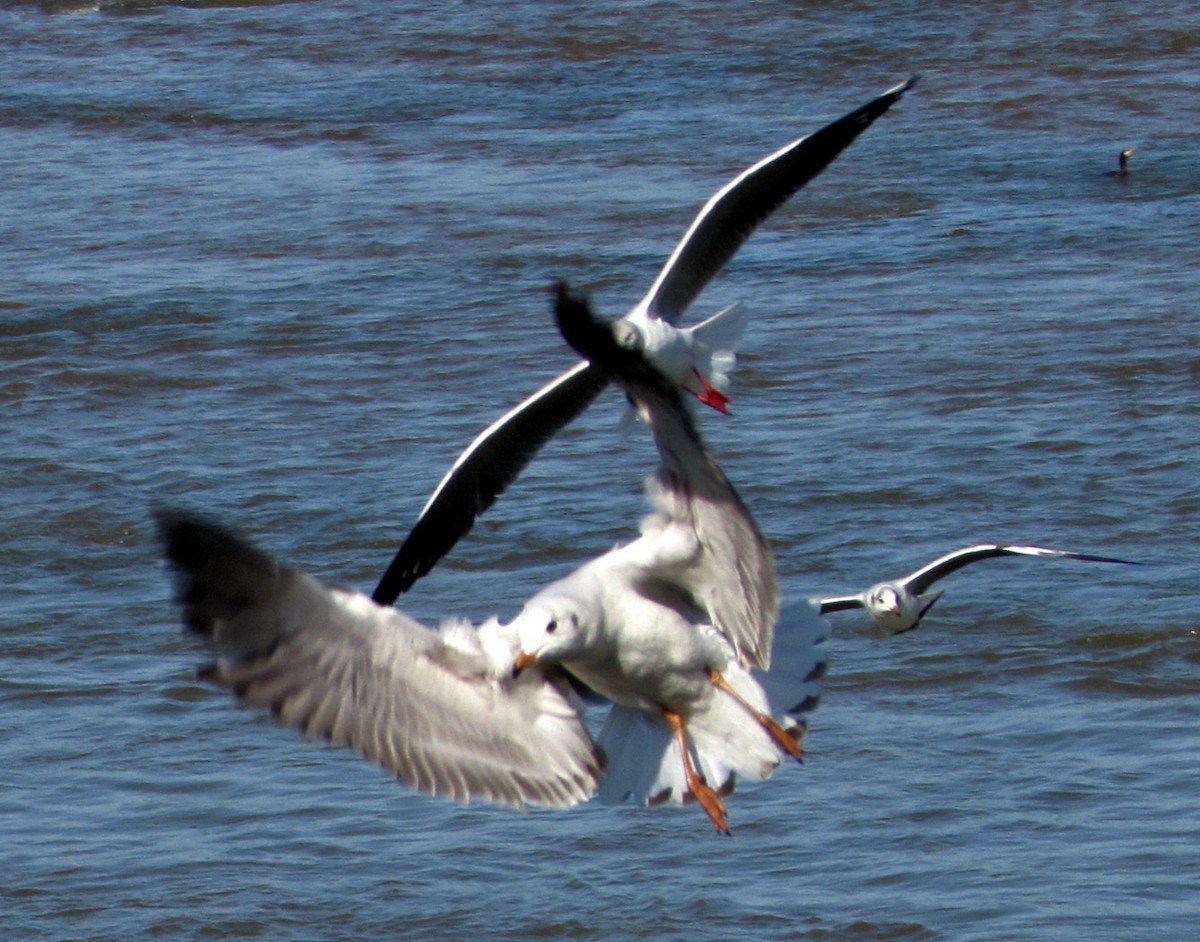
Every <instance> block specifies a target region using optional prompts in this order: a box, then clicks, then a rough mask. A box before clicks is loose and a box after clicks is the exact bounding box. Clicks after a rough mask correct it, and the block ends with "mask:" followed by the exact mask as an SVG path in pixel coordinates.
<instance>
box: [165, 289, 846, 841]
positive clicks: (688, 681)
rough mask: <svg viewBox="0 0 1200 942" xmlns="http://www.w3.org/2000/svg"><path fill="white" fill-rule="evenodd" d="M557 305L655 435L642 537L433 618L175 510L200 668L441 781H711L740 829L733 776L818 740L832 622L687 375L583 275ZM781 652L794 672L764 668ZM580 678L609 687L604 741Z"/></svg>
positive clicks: (555, 797) (179, 561) (553, 803)
mask: <svg viewBox="0 0 1200 942" xmlns="http://www.w3.org/2000/svg"><path fill="white" fill-rule="evenodd" d="M558 308H559V321H560V324H561V325H562V329H563V332H564V335H565V336H567V337H568V339H569V340H570V341H571V342H572V343H573V345H576V346H577V348H578V349H579V350H580V351H583V352H586V353H587V354H588V355H589V356H591V357H592V358H593V362H595V363H596V364H597V366H598V367H599V368H601V369H604V370H606V371H610V370H611V371H613V374H614V378H615V379H617V381H618V382H620V383H621V385H622V386H624V387H625V389H626V391H627V393H628V394H630V395H631V396H633V398H634V399H635V400H636V401H637V402H638V404H639V406H641V407H642V408H643V409H644V410H645V412H646V415H647V417H648V421H649V424H650V427H651V430H652V431H653V433H654V436H655V439H656V442H657V443H658V448H659V452H660V456H661V458H662V468H661V469H660V471H659V473H658V475H657V476H656V478H655V479H654V482H655V484H654V491H655V505H656V512H655V513H653V514H652V515H651V516H650V517H648V518H647V519H646V520H645V521H643V525H642V533H641V535H640V536H639V537H638V538H637V539H635V540H634V541H632V542H631V543H629V544H627V545H625V546H623V547H618V548H616V549H614V550H611V551H609V552H608V553H605V554H604V555H603V556H601V557H599V558H598V559H596V560H593V561H591V562H589V563H586V564H584V565H583V566H581V567H580V568H579V569H578V570H576V571H575V573H573V574H571V575H569V576H567V577H565V578H564V579H561V580H559V581H557V582H555V583H553V584H552V585H551V586H548V587H546V588H545V589H543V590H542V591H540V592H538V593H537V594H535V595H534V597H533V598H532V599H531V600H530V601H529V603H528V604H527V605H526V606H525V607H524V608H523V609H522V611H521V613H520V614H519V615H518V616H517V617H516V618H515V619H514V620H513V621H511V622H509V623H508V624H502V623H501V622H499V621H498V620H497V619H495V618H493V619H490V620H488V621H486V622H485V623H484V624H482V625H480V626H479V627H475V626H473V625H471V624H469V623H468V622H466V621H463V620H450V621H447V622H446V623H444V624H443V625H441V626H440V627H438V628H436V629H434V628H428V627H425V626H423V625H421V624H419V623H418V622H416V621H415V620H413V619H411V618H409V617H408V616H407V615H405V614H403V613H402V612H400V611H399V610H397V609H395V608H393V607H391V606H384V605H379V604H377V603H376V602H374V601H373V600H371V599H369V598H367V597H366V596H365V595H362V594H359V593H356V592H351V591H347V590H343V589H337V588H331V587H327V586H326V585H324V584H322V583H321V582H319V581H317V580H316V579H315V578H313V577H311V576H309V575H307V574H305V573H304V572H302V571H301V570H299V569H297V568H294V567H291V566H287V565H283V564H281V563H279V562H277V561H276V560H275V559H273V558H272V557H270V556H269V555H267V554H266V553H264V552H262V551H261V550H259V549H258V548H256V547H255V546H253V545H251V544H250V543H249V542H247V541H246V540H244V539H243V538H241V537H239V536H237V535H236V534H234V533H232V532H231V531H229V530H227V529H224V528H222V527H220V526H218V525H216V524H213V523H211V522H210V521H206V520H204V519H201V518H198V517H196V516H193V515H190V514H186V513H181V512H178V511H160V512H159V513H158V514H157V525H158V532H159V536H160V539H161V541H162V543H163V546H164V552H165V556H166V558H167V560H168V562H169V564H170V565H171V567H172V568H173V569H174V571H175V577H176V598H177V600H178V602H179V603H180V605H181V606H182V610H183V622H184V624H185V626H186V627H187V628H189V629H190V630H191V631H193V632H194V633H196V634H198V635H199V636H200V637H201V638H202V639H203V640H204V641H205V642H206V643H207V644H208V646H209V647H210V649H211V650H212V651H213V652H214V653H215V654H216V660H215V662H214V663H213V664H211V665H210V666H208V667H206V668H205V669H203V670H202V672H201V677H202V678H203V679H205V680H207V681H210V682H212V683H214V684H216V685H217V686H220V687H224V688H227V689H230V690H231V691H233V693H234V694H235V695H236V696H237V697H238V698H239V699H240V700H242V701H243V702H244V703H246V704H247V705H249V706H255V707H262V708H269V709H270V710H271V711H272V712H273V713H274V715H275V717H276V719H277V720H278V721H279V722H280V723H282V724H283V725H286V726H291V727H295V728H298V729H301V730H303V731H304V732H305V733H306V734H307V735H308V736H309V737H310V738H322V737H323V738H325V739H328V740H329V741H330V742H331V743H333V744H334V745H338V746H346V747H349V748H352V749H354V750H356V751H358V752H359V753H361V754H362V755H364V756H365V757H367V758H368V759H371V760H373V761H375V762H377V763H378V764H379V765H381V766H382V767H383V768H385V769H387V770H388V771H390V772H392V773H393V774H395V775H396V776H397V777H398V778H399V779H401V780H402V781H404V782H406V783H407V784H409V785H411V786H413V787H415V788H417V789H420V790H422V791H425V792H429V793H432V794H436V795H445V796H449V797H452V798H455V799H457V800H459V801H464V802H465V801H470V800H482V801H488V802H492V803H496V804H501V805H508V806H514V807H524V806H546V807H568V806H571V805H574V804H577V803H579V802H582V801H585V800H587V799H589V798H592V797H594V796H597V795H599V797H600V798H601V799H602V800H605V801H613V802H616V801H623V800H627V799H635V800H641V801H643V802H644V803H646V804H659V803H662V802H667V801H671V802H676V803H683V802H685V801H689V800H692V799H694V800H696V801H697V802H699V804H700V805H701V807H702V808H703V809H704V810H705V811H706V813H707V814H708V817H709V819H710V820H711V821H712V823H713V825H714V827H716V828H717V829H718V830H720V831H722V832H725V833H728V830H729V828H728V819H727V815H726V812H725V807H724V802H723V797H724V796H725V795H727V794H728V793H729V792H731V791H732V789H733V785H734V778H735V775H737V774H741V775H743V776H745V777H748V778H755V779H763V778H766V777H767V776H768V775H770V774H771V773H772V772H773V771H774V769H775V768H776V767H777V766H778V765H779V764H780V763H781V761H782V757H783V756H784V755H793V756H796V757H797V758H798V757H799V755H800V742H801V739H802V735H803V732H804V729H805V725H804V713H805V712H806V711H807V710H809V709H811V708H812V706H813V704H814V703H815V702H816V697H817V694H818V686H817V685H818V682H819V680H820V677H821V676H822V674H823V673H824V664H825V659H824V648H823V642H824V640H825V638H826V636H827V633H828V626H827V625H826V623H825V621H824V619H822V618H820V617H819V615H818V614H817V606H816V605H815V604H813V603H812V602H811V601H808V600H805V601H803V602H801V603H793V604H792V605H789V606H787V607H784V608H783V609H782V611H781V610H780V605H779V590H778V584H777V580H776V574H775V568H774V563H773V561H772V557H771V553H770V550H769V548H768V547H767V544H766V541H765V540H764V539H763V537H762V534H761V533H760V532H759V531H758V528H757V527H756V526H755V524H754V521H753V519H752V518H751V517H750V514H749V512H748V511H747V510H746V508H745V506H744V504H743V503H742V502H741V500H740V499H739V498H738V496H737V494H736V492H735V491H734V490H733V488H732V486H731V485H730V484H729V482H728V480H727V479H726V478H725V476H724V474H723V473H722V472H721V471H720V468H719V467H718V466H717V464H716V462H715V461H714V460H713V458H712V456H711V454H710V453H709V452H708V450H707V448H706V446H705V445H704V442H703V440H702V439H701V438H700V436H699V433H698V432H697V430H696V426H695V423H694V420H693V419H692V417H691V414H690V412H689V411H688V409H687V408H686V407H685V405H684V402H683V398H682V396H681V394H680V392H679V390H678V389H677V388H676V387H675V386H674V385H673V384H672V383H671V381H670V380H668V379H666V378H665V377H663V376H661V374H658V373H657V372H656V371H655V370H654V369H653V367H651V366H649V365H648V364H647V363H646V361H645V360H644V358H643V357H642V356H641V355H640V353H638V351H636V350H627V349H625V348H623V347H621V346H620V344H619V342H618V339H617V337H618V333H616V332H613V331H612V330H610V329H609V327H607V326H604V325H599V324H596V323H595V322H594V321H592V320H591V317H590V312H589V311H588V310H587V307H586V305H585V304H584V303H582V302H579V301H576V300H575V299H573V298H572V297H571V296H570V295H569V294H568V293H566V291H565V290H563V291H560V294H559V301H558ZM777 627H778V634H779V639H778V643H776V638H775V634H776V628H777ZM773 647H774V648H775V651H774V652H773V651H772V648H773ZM773 653H775V654H776V660H777V662H778V664H779V665H780V666H783V667H785V668H786V674H782V673H777V672H775V671H772V672H771V674H766V673H765V672H766V671H767V669H768V667H769V666H770V664H771V660H772V654H773ZM755 671H757V672H758V673H759V675H760V676H759V677H756V676H755V675H754V673H752V672H755ZM581 691H582V692H583V693H590V694H595V695H598V696H599V697H600V698H604V699H606V700H607V701H609V702H610V703H611V709H610V712H609V715H608V717H607V720H606V722H605V724H604V727H603V729H602V730H601V732H600V734H599V736H598V737H597V738H596V739H593V738H592V737H591V735H590V734H589V732H588V730H587V728H586V726H585V724H584V714H585V710H586V709H587V701H586V700H585V699H584V698H583V696H581ZM589 699H591V700H595V699H596V697H595V696H592V697H590V698H589ZM775 716H779V717H780V719H778V720H777V719H775V718H774V717H775Z"/></svg>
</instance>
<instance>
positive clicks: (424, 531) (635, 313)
mask: <svg viewBox="0 0 1200 942" xmlns="http://www.w3.org/2000/svg"><path fill="white" fill-rule="evenodd" d="M915 81H916V79H915V78H914V79H910V80H908V81H906V82H902V83H901V84H899V85H897V86H895V87H894V88H891V89H889V90H888V91H886V92H884V93H883V94H882V95H880V96H879V97H878V98H875V99H874V100H872V101H870V102H868V103H867V104H865V105H863V106H862V107H861V108H858V109H856V110H854V111H852V112H850V113H849V114H847V115H845V116H844V117H842V118H840V119H838V120H837V121H834V122H833V123H832V124H829V125H827V126H826V127H824V128H822V129H821V130H819V131H817V132H815V133H813V134H810V135H808V136H806V137H802V138H799V139H798V140H795V141H792V142H791V143H790V144H788V145H786V146H785V147H782V148H780V149H779V150H778V151H776V152H775V153H773V154H770V155H769V156H767V157H765V158H763V159H762V160H760V161H759V162H758V163H756V164H754V165H753V166H751V167H749V168H747V169H746V170H744V171H743V172H742V173H740V174H739V175H738V176H737V177H735V178H734V179H733V180H731V181H730V182H729V183H727V184H726V185H725V186H724V187H722V188H721V189H720V190H718V191H717V192H716V193H715V194H714V195H713V196H712V198H711V199H709V201H708V202H707V203H706V204H705V205H704V207H703V208H702V209H701V210H700V212H699V213H698V214H697V216H696V218H695V219H694V220H693V221H692V224H691V226H690V227H689V228H688V230H687V232H685V233H684V235H683V238H682V239H681V240H680V242H679V244H678V245H677V246H676V247H675V250H674V251H673V252H672V253H671V256H670V257H669V258H668V259H667V261H666V264H664V265H663V268H662V270H661V271H660V272H659V274H658V277H657V278H656V279H655V281H654V283H653V285H651V287H650V290H649V291H648V292H647V293H646V296H645V297H644V298H642V300H641V301H639V302H638V303H637V304H636V305H634V307H633V309H632V310H631V311H630V312H629V314H628V315H626V317H625V318H623V319H622V320H621V321H618V322H617V327H616V328H615V329H616V330H617V331H619V332H621V333H622V334H623V337H624V339H623V342H625V343H626V344H631V343H637V344H640V346H641V347H642V349H643V351H644V353H645V355H646V357H647V358H648V359H650V360H651V361H652V362H653V363H654V364H655V365H656V367H657V368H658V370H659V371H660V372H663V373H666V374H667V376H668V378H670V379H672V380H673V381H674V382H675V383H676V384H677V385H679V386H680V387H681V388H684V389H688V390H689V391H692V392H693V394H694V395H695V396H696V397H697V398H698V399H700V401H702V402H705V403H706V404H708V405H710V406H712V407H713V408H716V409H718V410H719V411H727V406H728V402H729V400H728V397H727V396H725V394H724V393H723V392H722V390H721V388H720V387H722V386H724V385H726V381H725V375H724V371H725V370H726V369H727V368H729V367H730V366H731V365H732V362H733V356H732V350H731V349H730V348H731V347H732V345H733V343H734V342H735V341H736V339H737V335H738V334H739V333H740V325H741V323H742V321H741V317H740V313H739V311H738V309H737V306H736V305H735V306H734V307H733V308H727V309H725V310H724V311H721V312H719V313H718V314H716V315H714V316H713V317H711V318H709V319H708V320H707V321H705V322H703V323H701V324H699V325H697V326H695V327H693V328H680V327H678V326H677V325H678V323H679V321H680V319H681V318H682V317H683V315H684V313H685V312H686V311H687V309H688V307H689V306H690V305H691V303H692V301H694V300H695V298H696V296H697V295H698V294H699V293H700V292H701V290H702V289H703V288H704V287H705V285H707V284H708V282H709V281H710V280H711V279H712V278H713V277H714V276H715V275H716V274H717V272H719V271H720V270H721V268H722V267H724V265H725V263H726V262H728V261H729V260H730V259H731V258H732V257H733V256H734V255H735V254H736V253H737V251H738V250H739V249H740V248H741V247H742V245H743V244H744V243H745V242H746V240H747V239H749V238H750V236H751V235H752V234H753V232H754V230H755V229H756V228H757V227H758V226H759V224H760V223H762V222H763V221H764V220H765V219H766V218H767V217H768V216H770V215H771V214H772V213H773V212H774V211H775V210H776V209H778V208H779V207H780V206H782V205H783V204H784V203H785V202H786V201H787V200H788V199H789V198H790V197H791V196H792V195H793V194H795V193H796V192H797V191H798V190H799V189H800V188H801V187H803V186H804V185H805V184H806V183H808V181H809V180H812V179H813V178H814V177H816V176H817V175H818V174H819V173H820V172H821V171H822V170H824V169H825V167H827V166H828V165H829V164H830V163H831V162H832V161H833V160H834V159H835V158H836V157H837V156H838V154H840V153H841V152H842V151H843V150H844V149H845V148H846V147H848V146H849V145H850V144H851V143H852V142H853V141H854V140H855V138H857V137H858V135H859V134H861V133H862V132H863V131H865V130H866V129H867V128H868V127H870V126H871V124H872V123H873V122H874V121H875V119H876V118H878V117H879V116H880V115H882V114H883V113H884V112H886V111H887V110H888V109H889V108H890V107H891V106H892V105H893V104H894V103H895V102H896V101H897V100H899V98H900V96H901V95H903V94H904V93H905V92H906V91H907V90H908V89H909V88H911V87H912V85H913V83H914V82H915ZM608 382H609V377H608V376H607V375H605V373H604V371H603V370H600V369H598V368H597V367H595V366H594V365H592V364H590V363H588V362H586V361H583V362H580V363H579V364H578V365H577V366H575V367H574V368H573V369H571V370H568V371H567V372H566V373H563V374H562V375H561V376H559V377H558V378H557V379H554V380H552V381H551V382H550V383H548V384H547V385H545V386H543V387H542V388H541V389H539V390H538V391H537V392H535V393H534V394H533V395H532V396H530V397H529V398H528V399H526V400H525V401H523V402H521V403H520V404H518V405H517V406H515V407H514V408H512V409H511V410H509V411H508V412H507V413H505V414H504V415H502V416H501V417H500V418H499V419H497V420H496V421H495V422H493V423H492V424H491V425H489V426H488V427H487V428H486V429H484V430H483V431H482V432H481V433H480V434H479V435H478V436H477V437H476V438H475V440H474V441H473V442H471V444H470V445H468V446H467V448H466V450H465V451H464V452H463V453H462V454H461V455H460V456H459V457H458V459H457V460H456V461H455V462H454V464H453V465H452V466H451V468H450V470H449V471H448V472H446V475H445V476H444V477H443V478H442V480H441V481H440V482H439V483H438V485H437V487H436V488H435V489H434V492H433V494H432V495H431V496H430V498H429V500H428V501H427V502H426V504H425V506H424V508H423V509H422V510H421V513H420V515H419V516H418V518H417V522H416V524H415V525H414V526H413V528H412V530H411V531H410V533H409V536H408V537H407V539H406V540H405V541H404V543H403V545H402V546H401V547H400V549H399V551H398V552H397V553H396V556H395V557H394V558H393V560H392V562H391V564H390V565H389V566H388V568H387V571H386V572H385V573H384V575H383V577H382V578H381V579H380V581H379V585H378V586H377V587H376V589H375V592H374V593H373V595H372V597H373V598H374V599H375V601H376V602H379V603H380V604H381V605H391V604H393V603H394V602H395V601H396V599H397V598H399V597H400V595H401V594H403V593H404V592H406V591H408V589H409V588H410V587H411V586H412V584H413V583H414V582H416V581H417V580H418V579H419V578H421V576H423V575H425V574H426V573H427V572H429V570H430V569H432V568H433V566H434V565H435V564H436V563H437V561H438V560H439V559H441V558H442V557H443V556H444V555H446V553H448V552H449V551H450V549H451V548H452V547H453V546H454V544H455V543H457V542H458V540H459V539H461V538H462V537H463V536H464V535H465V534H466V533H467V532H468V531H469V530H470V529H471V527H472V526H473V525H474V523H475V519H476V517H478V516H479V515H480V514H482V513H483V512H484V511H486V510H487V509H488V508H489V507H490V506H491V505H492V503H493V502H494V501H495V500H496V498H497V497H499V496H500V494H501V493H503V492H504V490H505V488H507V487H508V486H509V485H510V484H511V483H512V482H513V481H514V480H516V478H517V476H518V475H519V474H520V473H521V471H522V470H523V469H524V467H525V466H526V465H527V464H528V463H529V462H530V461H531V460H532V459H533V457H534V455H536V454H537V452H538V451H539V450H540V449H541V448H542V446H543V445H545V444H546V442H548V441H549V440H550V439H551V438H553V437H554V435H555V434H556V433H557V432H558V431H559V430H560V429H562V428H563V427H564V426H566V425H567V424H568V423H570V422H571V421H572V420H574V419H575V418H576V417H577V416H578V415H579V414H580V413H582V412H583V411H584V409H586V408H587V407H588V405H589V404H590V403H591V402H592V400H593V399H595V398H596V396H597V395H599V393H600V391H601V390H602V389H603V388H604V387H605V386H607V385H608ZM694 384H698V385H699V387H700V388H699V389H693V385H694Z"/></svg>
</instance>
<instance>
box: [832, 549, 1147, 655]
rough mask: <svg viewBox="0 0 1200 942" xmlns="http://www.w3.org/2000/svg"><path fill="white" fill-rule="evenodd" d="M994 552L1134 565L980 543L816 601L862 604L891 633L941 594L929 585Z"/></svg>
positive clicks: (842, 606) (914, 620)
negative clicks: (897, 577)
mask: <svg viewBox="0 0 1200 942" xmlns="http://www.w3.org/2000/svg"><path fill="white" fill-rule="evenodd" d="M993 556H1044V557H1051V558H1054V559H1081V560H1085V561H1087V562H1093V563H1122V564H1124V565H1136V563H1133V562H1131V561H1130V560H1127V559H1114V558H1113V557H1111V556H1091V555H1089V554H1087V553H1071V552H1068V551H1066V550H1056V549H1046V548H1044V547H1041V546H1002V545H1000V544H997V543H982V544H980V545H978V546H967V547H964V548H963V549H960V550H955V551H954V552H953V553H948V554H947V555H945V556H942V557H939V558H938V559H935V560H934V561H933V562H931V563H930V564H929V565H928V566H925V567H923V568H921V569H918V570H917V571H916V572H914V573H912V574H911V575H909V576H906V577H905V578H903V579H900V580H897V581H895V582H880V583H879V584H878V585H874V586H872V587H871V588H870V589H868V590H867V591H866V592H860V593H858V594H857V595H840V596H831V597H829V598H823V599H818V600H817V601H818V603H819V605H820V611H821V614H822V615H824V614H827V613H829V612H840V611H845V610H846V609H851V608H865V609H866V610H867V612H868V613H869V614H870V616H871V619H872V620H873V621H874V622H875V625H876V626H877V627H879V628H882V629H884V630H886V631H888V632H890V633H892V634H899V633H900V632H902V631H911V630H912V629H913V628H916V627H917V625H919V624H920V623H921V619H922V618H924V617H925V614H926V612H928V611H929V610H930V609H931V608H933V603H934V602H936V601H937V600H938V599H939V598H941V597H942V593H941V592H932V593H928V594H926V590H927V589H928V588H929V587H930V586H931V585H933V584H934V583H935V582H937V580H938V579H941V578H942V577H943V576H948V575H949V574H950V573H952V572H954V571H955V570H957V569H961V568H962V567H963V566H966V565H968V564H969V563H973V562H975V561H977V560H980V559H988V558H990V557H993Z"/></svg>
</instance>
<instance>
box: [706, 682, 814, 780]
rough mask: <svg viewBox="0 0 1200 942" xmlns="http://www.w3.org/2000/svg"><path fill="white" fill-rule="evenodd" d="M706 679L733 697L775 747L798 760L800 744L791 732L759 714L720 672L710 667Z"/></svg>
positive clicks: (765, 715) (763, 714) (764, 715)
mask: <svg viewBox="0 0 1200 942" xmlns="http://www.w3.org/2000/svg"><path fill="white" fill-rule="evenodd" d="M708 679H709V680H711V681H712V683H713V686H714V687H716V688H717V689H718V690H724V691H725V692H726V693H727V694H729V695H730V696H731V697H733V699H735V700H736V701H737V702H738V703H740V704H741V705H742V706H743V707H744V708H745V709H746V710H747V711H748V712H749V713H750V715H751V716H753V717H754V718H755V719H756V720H758V725H759V726H761V727H762V728H763V729H764V730H766V732H767V735H768V736H770V737H771V739H773V740H774V741H775V745H777V746H778V747H779V748H780V749H782V750H783V751H784V752H786V753H787V754H788V755H789V756H791V757H792V758H793V759H799V758H800V756H801V755H802V752H801V749H800V742H799V740H798V739H796V734H795V733H793V732H791V730H787V729H784V728H783V727H782V726H780V725H779V724H778V723H776V722H775V721H774V720H773V719H771V717H769V716H767V714H765V713H760V712H759V711H758V710H756V709H755V708H754V707H753V706H752V705H751V704H749V703H748V702H747V701H746V699H745V697H743V696H742V695H741V694H740V693H738V692H737V691H736V690H734V689H733V687H731V686H730V684H729V681H727V680H726V679H725V678H724V677H722V676H721V672H720V671H718V670H714V669H713V668H711V667H710V668H708Z"/></svg>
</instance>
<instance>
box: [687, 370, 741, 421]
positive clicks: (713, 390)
mask: <svg viewBox="0 0 1200 942" xmlns="http://www.w3.org/2000/svg"><path fill="white" fill-rule="evenodd" d="M692 372H693V373H695V374H696V379H698V380H700V388H701V390H702V391H701V392H692V390H690V389H689V390H688V392H690V393H692V395H693V396H695V397H696V398H697V399H699V400H700V401H701V402H703V403H704V404H705V405H706V406H708V407H709V408H711V409H716V410H717V411H718V412H720V413H721V414H722V415H729V402H730V399H729V397H728V396H727V395H725V393H723V392H721V390H719V389H717V387H715V386H714V385H713V384H712V383H710V382H709V381H708V380H706V379H705V378H704V374H703V373H701V372H700V371H699V370H698V369H696V368H695V367H694V366H693V367H692ZM685 388H686V387H685Z"/></svg>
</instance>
